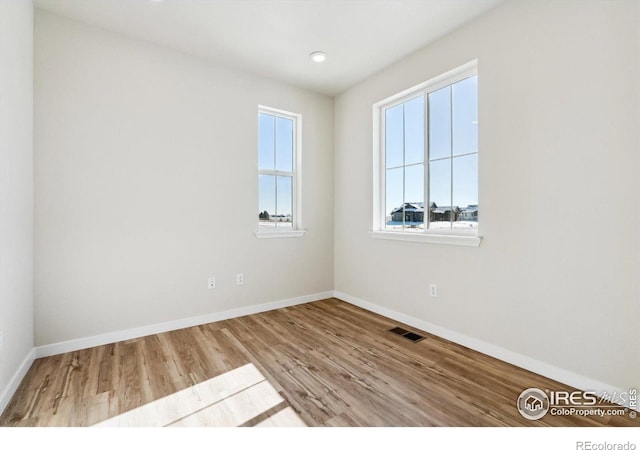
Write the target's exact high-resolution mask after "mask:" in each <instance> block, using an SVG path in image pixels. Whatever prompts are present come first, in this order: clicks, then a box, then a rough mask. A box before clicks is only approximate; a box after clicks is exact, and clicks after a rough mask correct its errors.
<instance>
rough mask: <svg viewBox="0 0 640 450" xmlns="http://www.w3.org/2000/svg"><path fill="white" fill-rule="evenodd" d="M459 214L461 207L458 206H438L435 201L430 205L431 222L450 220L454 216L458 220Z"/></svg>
mask: <svg viewBox="0 0 640 450" xmlns="http://www.w3.org/2000/svg"><path fill="white" fill-rule="evenodd" d="M458 214H460V208H458V207H457V206H438V205H436V204H435V203H431V206H430V207H429V220H430V221H431V222H450V221H451V220H452V218H453V220H454V221H456V220H458Z"/></svg>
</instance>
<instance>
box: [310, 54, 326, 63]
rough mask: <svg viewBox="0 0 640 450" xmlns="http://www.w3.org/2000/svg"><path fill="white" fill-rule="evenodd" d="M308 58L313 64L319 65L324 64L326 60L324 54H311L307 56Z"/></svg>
mask: <svg viewBox="0 0 640 450" xmlns="http://www.w3.org/2000/svg"><path fill="white" fill-rule="evenodd" d="M309 58H311V60H312V61H313V62H317V63H321V62H325V61H326V60H327V54H326V53H325V52H321V51H318V52H312V53H311V54H310V55H309Z"/></svg>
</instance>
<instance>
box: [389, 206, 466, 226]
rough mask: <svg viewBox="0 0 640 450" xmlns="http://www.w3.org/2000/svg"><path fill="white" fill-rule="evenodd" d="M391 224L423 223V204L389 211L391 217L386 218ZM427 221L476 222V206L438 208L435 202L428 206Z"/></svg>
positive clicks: (399, 207)
mask: <svg viewBox="0 0 640 450" xmlns="http://www.w3.org/2000/svg"><path fill="white" fill-rule="evenodd" d="M387 218H388V219H390V220H391V222H405V223H407V222H416V223H423V222H424V203H423V202H410V203H404V204H403V205H402V206H398V207H397V208H395V209H393V210H392V211H391V215H390V216H387ZM429 220H430V221H431V222H450V221H451V220H453V221H454V222H456V221H461V220H465V221H470V222H477V221H478V205H468V206H465V207H462V208H460V207H459V206H438V205H436V203H435V202H431V203H430V204H429Z"/></svg>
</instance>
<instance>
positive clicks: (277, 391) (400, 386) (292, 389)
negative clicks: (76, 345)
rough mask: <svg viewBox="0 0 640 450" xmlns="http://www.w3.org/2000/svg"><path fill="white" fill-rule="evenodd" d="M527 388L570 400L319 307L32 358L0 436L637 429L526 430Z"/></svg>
mask: <svg viewBox="0 0 640 450" xmlns="http://www.w3.org/2000/svg"><path fill="white" fill-rule="evenodd" d="M396 326H402V327H403V328H405V329H407V330H410V331H414V332H417V333H419V334H422V335H425V336H426V339H423V340H422V341H420V342H417V343H414V342H411V341H409V340H407V339H405V338H403V337H401V336H399V335H396V334H394V333H391V332H389V331H388V330H389V329H391V328H393V327H396ZM239 370H243V371H245V372H246V371H248V372H247V373H244V372H243V375H242V376H240V375H238V373H239V372H238V371H239ZM225 379H231V380H232V381H231V382H225V383H226V384H224V383H223V381H224V380H225ZM220 383H223V384H220ZM229 383H230V384H229ZM234 383H235V384H234ZM242 383H245V384H246V386H245V385H244V384H242ZM233 386H236V387H235V388H233ZM530 387H537V388H540V389H543V390H544V389H549V390H573V389H572V388H569V387H568V386H565V385H562V384H560V383H557V382H554V381H552V380H549V379H546V378H544V377H541V376H539V375H536V374H533V373H531V372H528V371H526V370H523V369H520V368H517V367H515V366H512V365H510V364H507V363H504V362H502V361H498V360H496V359H493V358H491V357H489V356H486V355H483V354H481V353H478V352H475V351H473V350H470V349H468V348H465V347H462V346H459V345H457V344H454V343H451V342H449V341H446V340H443V339H440V338H438V337H436V336H432V335H429V334H425V333H424V332H421V331H419V330H414V329H412V328H411V327H408V326H406V325H403V324H400V323H398V322H395V321H393V320H391V319H387V318H385V317H382V316H379V315H376V314H373V313H371V312H368V311H365V310H363V309H360V308H357V307H355V306H352V305H350V304H347V303H344V302H342V301H340V300H337V299H328V300H322V301H318V302H313V303H307V304H304V305H298V306H294V307H289V308H283V309H279V310H275V311H269V312H265V313H261V314H255V315H251V316H245V317H240V318H236V319H230V320H225V321H221V322H215V323H210V324H206V325H201V326H196V327H191V328H186V329H182V330H177V331H172V332H168V333H161V334H155V335H151V336H146V337H143V338H138V339H131V340H128V341H123V342H118V343H115V344H109V345H104V346H100V347H94V348H90V349H85V350H80V351H75V352H70V353H66V354H63V355H56V356H51V357H48V358H41V359H38V360H36V361H35V362H34V364H33V366H32V367H31V369H30V370H29V372H28V373H27V375H26V377H25V378H24V380H23V381H22V383H21V385H20V387H19V388H18V391H17V392H16V394H15V395H14V397H13V399H12V400H11V402H10V404H9V405H8V407H7V409H6V410H5V412H4V413H3V415H2V416H0V426H74V427H75V426H93V425H99V426H134V425H142V426H164V425H172V426H211V425H222V426H236V425H242V426H297V425H301V426H304V425H305V424H306V425H307V426H342V427H352V426H640V419H638V418H635V419H631V418H630V417H629V414H625V415H624V416H605V417H580V416H575V415H571V416H552V415H550V414H547V415H546V416H545V417H544V418H542V419H540V420H537V421H530V420H526V419H524V418H523V417H522V416H521V415H520V414H519V412H518V411H517V409H516V406H515V405H516V400H517V398H518V396H519V395H520V393H521V392H522V391H523V390H524V389H526V388H530ZM234 389H236V390H235V391H234ZM221 393H222V394H221ZM190 398H191V399H192V400H189V399H190ZM190 402H191V403H190ZM191 404H193V405H196V406H194V407H193V408H192V410H188V409H189V408H190V406H187V405H191ZM198 405H200V406H198ZM234 405H240V406H234ZM185 408H186V409H187V410H188V411H186V412H185V411H182V410H184V409H185ZM177 411H178V412H179V414H178V416H176V414H177ZM627 412H628V411H627ZM221 418H222V419H221Z"/></svg>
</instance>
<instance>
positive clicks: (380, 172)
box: [370, 60, 482, 247]
mask: <svg viewBox="0 0 640 450" xmlns="http://www.w3.org/2000/svg"><path fill="white" fill-rule="evenodd" d="M474 75H478V62H477V60H474V61H471V62H469V63H467V64H464V65H462V66H460V67H457V68H455V69H453V70H450V71H448V72H446V73H444V74H442V75H439V76H437V77H435V78H432V79H430V80H428V81H425V82H424V83H420V84H418V85H416V86H413V87H411V88H409V89H406V90H404V91H402V92H400V93H398V94H396V95H393V96H391V97H388V98H386V99H384V100H381V101H379V102H377V103H375V104H374V105H373V230H372V231H371V233H370V234H371V237H373V238H377V239H392V240H400V241H413V242H424V243H434V244H449V245H463V246H471V247H477V246H479V245H480V243H481V241H482V237H481V236H480V234H479V233H480V223H479V222H478V228H475V229H473V230H468V231H467V230H460V229H452V230H429V229H428V227H427V220H426V218H427V214H428V209H429V206H428V205H429V178H428V171H429V170H428V167H429V149H428V146H429V139H428V137H429V136H428V133H429V126H428V123H429V122H428V102H427V101H425V131H424V132H425V140H424V143H425V144H424V146H425V155H424V165H425V177H424V205H425V210H424V214H425V229H424V230H423V231H419V232H418V231H404V230H393V231H392V230H387V229H386V228H385V221H386V208H385V198H386V195H385V186H386V184H385V176H386V170H385V169H386V167H385V161H386V158H385V111H386V110H387V109H389V108H392V107H394V106H396V105H399V104H401V103H404V102H406V101H408V100H411V99H412V98H415V97H417V96H419V95H424V96H425V99H426V98H427V96H428V94H429V93H431V92H434V91H437V90H438V89H442V88H444V87H446V86H450V85H452V84H454V83H457V82H458V81H461V80H464V79H465V78H469V77H472V76H474ZM478 154H479V153H478ZM478 161H479V160H478ZM478 165H480V163H478ZM479 194H480V191H479V187H478V195H479ZM478 203H479V202H478Z"/></svg>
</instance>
